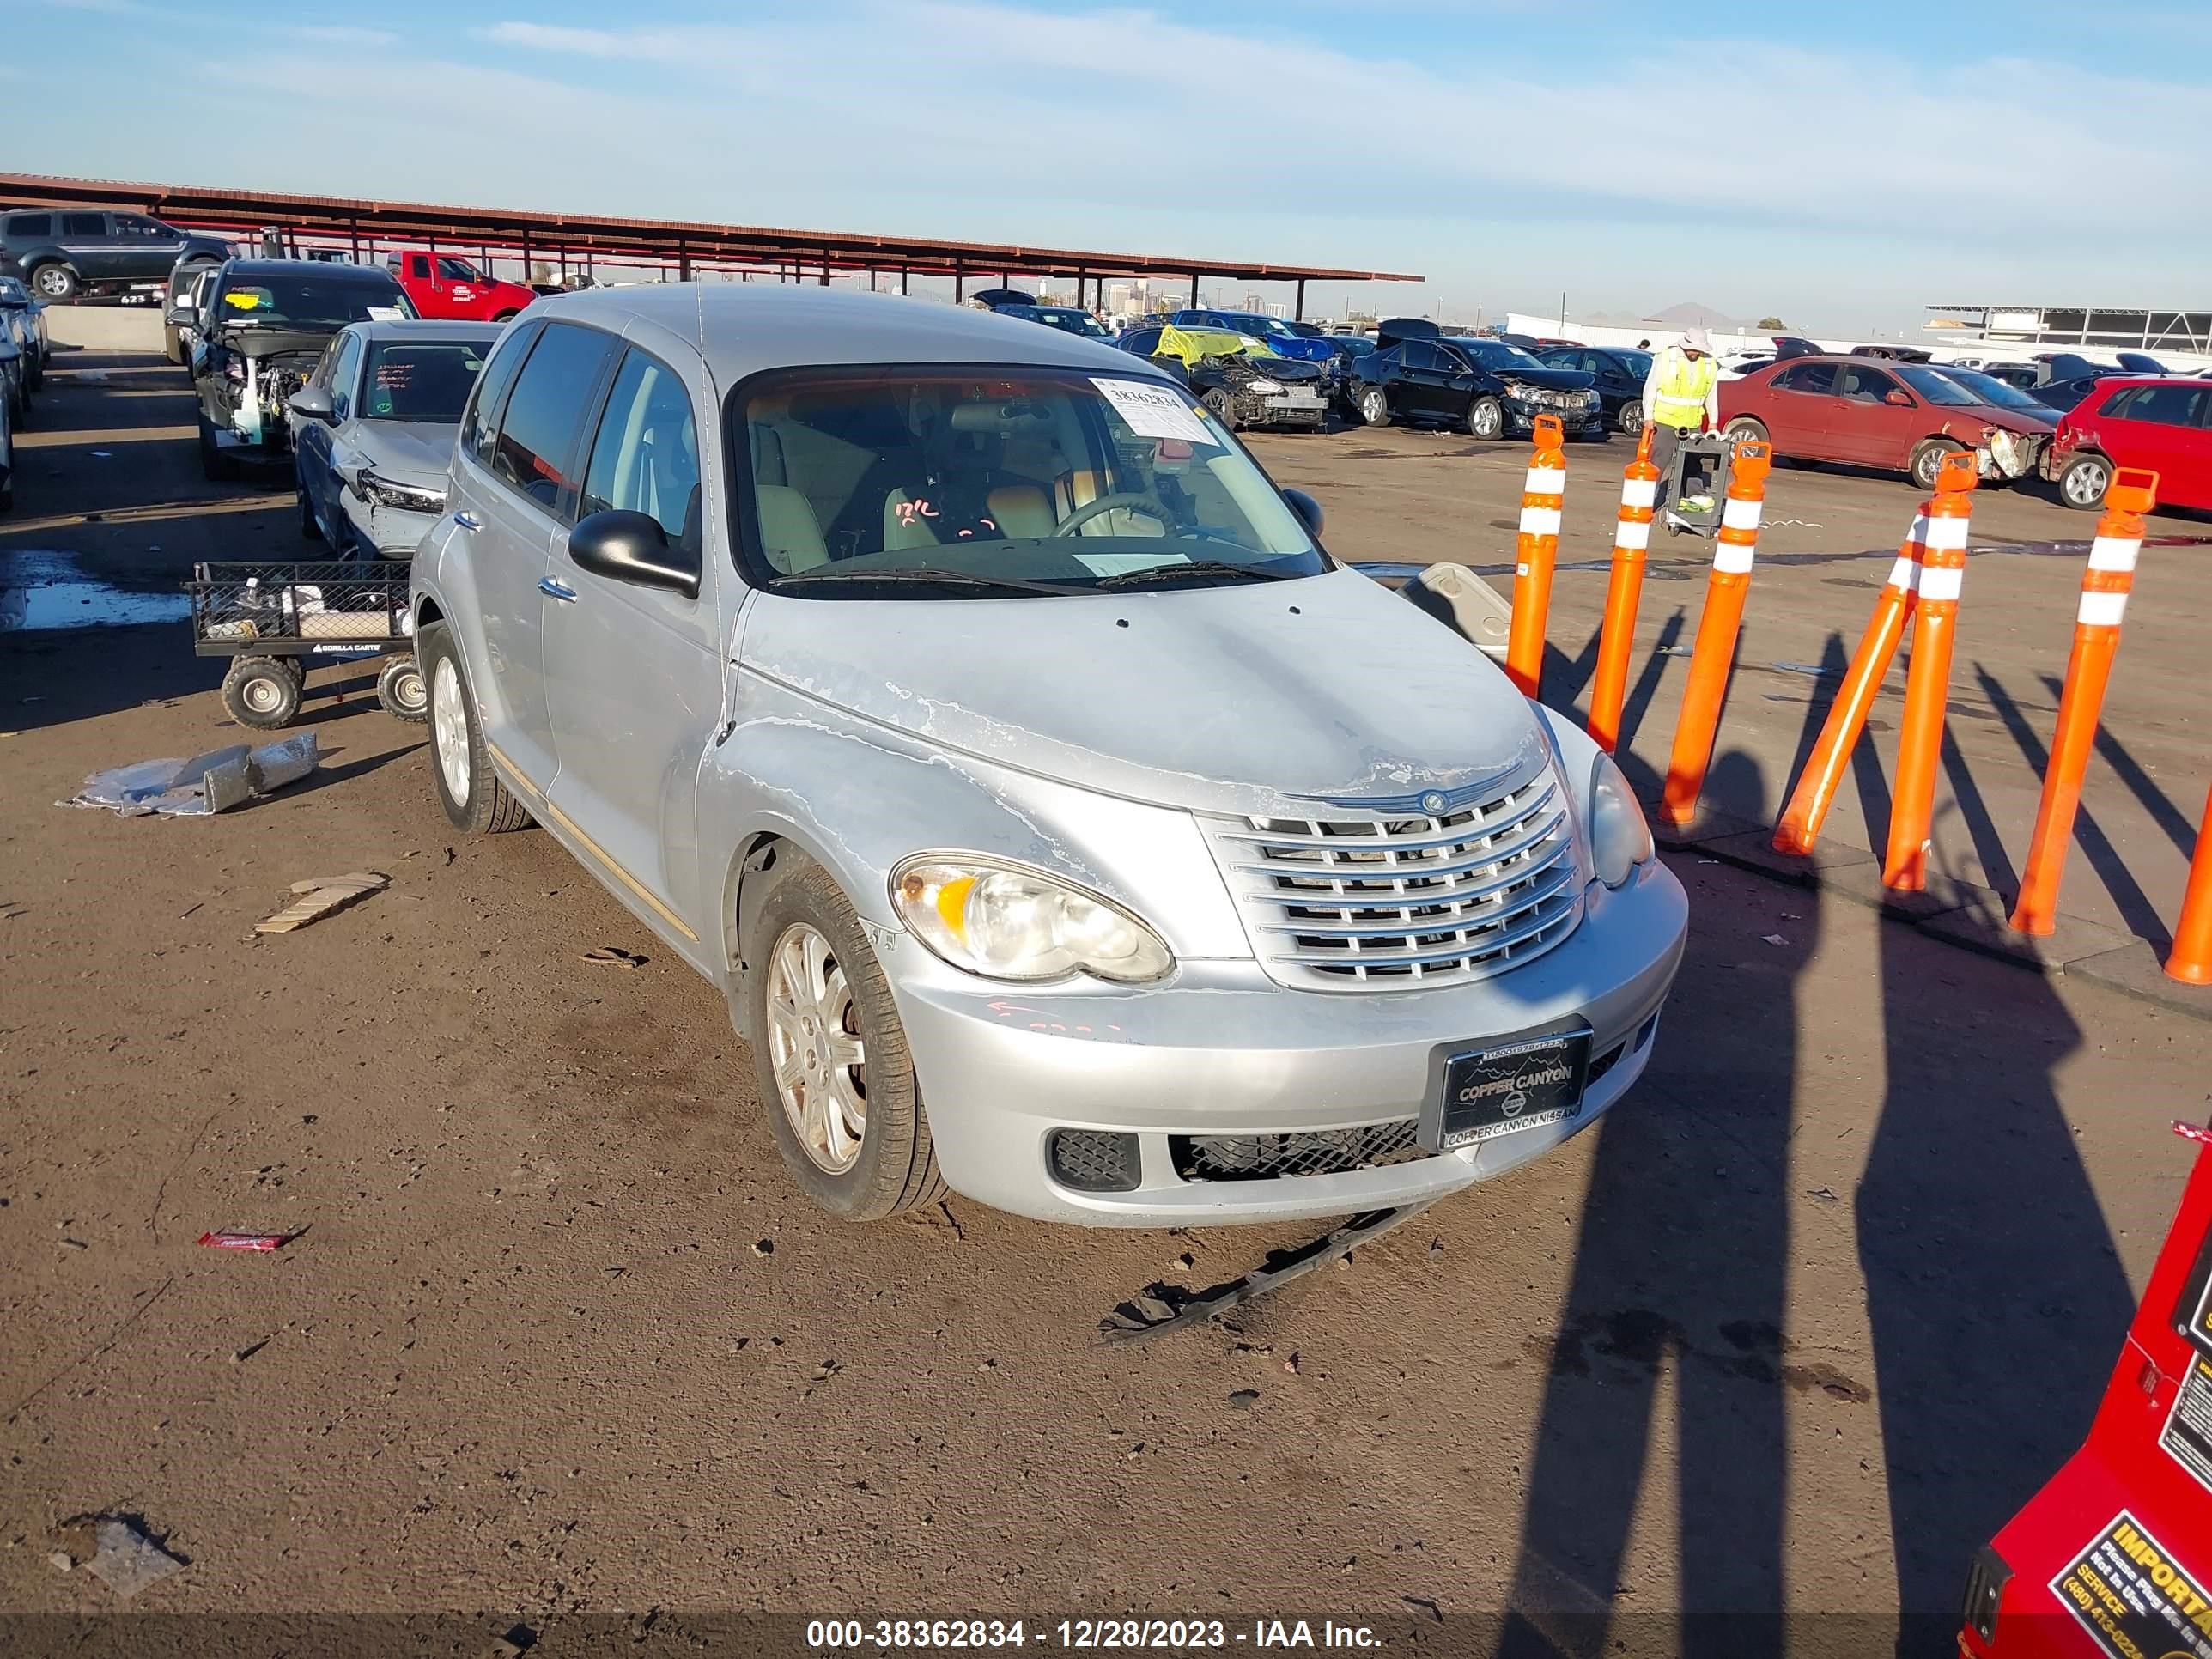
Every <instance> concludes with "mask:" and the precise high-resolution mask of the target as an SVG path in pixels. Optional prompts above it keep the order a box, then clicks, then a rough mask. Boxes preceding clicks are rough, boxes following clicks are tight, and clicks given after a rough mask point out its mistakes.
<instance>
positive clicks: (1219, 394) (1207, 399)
mask: <svg viewBox="0 0 2212 1659" xmlns="http://www.w3.org/2000/svg"><path fill="white" fill-rule="evenodd" d="M1199 402H1200V403H1202V404H1205V405H1206V407H1207V408H1208V409H1210V410H1212V411H1213V414H1214V418H1215V419H1217V420H1218V421H1219V422H1221V424H1222V425H1224V426H1225V427H1227V428H1229V429H1230V430H1231V432H1234V431H1236V430H1237V399H1236V398H1233V397H1231V395H1230V392H1229V388H1228V387H1227V386H1216V387H1214V388H1213V390H1212V391H1211V392H1207V393H1206V395H1205V396H1204V397H1203V398H1200V399H1199Z"/></svg>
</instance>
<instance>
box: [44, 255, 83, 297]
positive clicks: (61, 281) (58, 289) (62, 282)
mask: <svg viewBox="0 0 2212 1659" xmlns="http://www.w3.org/2000/svg"><path fill="white" fill-rule="evenodd" d="M31 286H32V287H33V289H36V290H37V291H38V295H39V297H40V299H41V300H74V299H75V298H76V296H77V291H78V290H79V289H82V287H83V286H84V284H83V283H81V282H79V281H78V280H77V274H76V272H75V271H73V270H70V268H69V267H68V266H67V265H64V264H45V265H40V267H39V268H38V269H37V270H34V271H33V272H32V273H31Z"/></svg>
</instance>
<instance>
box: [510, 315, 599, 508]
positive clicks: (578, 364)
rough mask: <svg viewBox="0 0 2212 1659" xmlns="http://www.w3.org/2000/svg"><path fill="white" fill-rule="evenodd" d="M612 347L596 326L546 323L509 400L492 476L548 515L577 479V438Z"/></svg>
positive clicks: (557, 505)
mask: <svg viewBox="0 0 2212 1659" xmlns="http://www.w3.org/2000/svg"><path fill="white" fill-rule="evenodd" d="M614 346H615V342H614V338H613V337H612V336H611V335H606V334H602V333H600V332H599V331H598V330H597V329H593V328H577V327H574V326H571V325H564V324H561V323H551V324H548V325H546V329H545V332H544V335H543V336H541V337H539V339H538V349H536V350H535V351H533V352H532V353H531V354H530V361H529V362H526V363H525V364H524V365H523V366H522V373H521V374H520V375H518V376H517V377H516V379H515V382H514V390H513V392H511V393H509V394H508V396H507V410H506V412H505V413H504V414H503V415H501V416H500V422H499V438H498V440H497V441H496V442H495V444H494V446H493V448H492V461H491V471H492V476H493V477H495V478H497V479H498V480H499V481H500V482H501V483H503V484H505V485H506V486H507V488H508V489H512V490H514V491H515V492H516V493H517V494H519V495H526V496H527V497H528V498H529V499H530V500H532V501H535V502H537V503H538V506H540V507H544V509H545V510H546V511H547V512H549V513H550V512H554V511H556V510H557V509H558V507H560V504H561V497H562V494H563V493H564V492H565V491H566V490H567V489H568V487H569V486H570V485H571V484H572V483H574V471H575V464H576V462H575V458H576V447H577V440H578V438H579V437H580V435H582V432H583V428H584V417H585V416H586V415H587V414H589V413H590V404H591V401H592V393H593V392H595V391H596V390H597V389H598V387H599V375H600V374H601V372H602V371H603V370H605V368H606V366H607V359H608V358H609V357H610V356H612V355H613V351H614Z"/></svg>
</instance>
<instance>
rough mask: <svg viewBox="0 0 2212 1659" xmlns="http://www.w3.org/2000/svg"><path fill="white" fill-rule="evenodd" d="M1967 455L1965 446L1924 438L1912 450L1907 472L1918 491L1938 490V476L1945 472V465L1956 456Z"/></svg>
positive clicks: (1906, 465) (1940, 439) (1906, 467)
mask: <svg viewBox="0 0 2212 1659" xmlns="http://www.w3.org/2000/svg"><path fill="white" fill-rule="evenodd" d="M1965 453H1966V446H1965V445H1964V444H1954V443H1950V442H1948V441H1945V440H1944V439H1942V438H1924V439H1923V440H1922V441H1920V442H1919V443H1917V444H1915V445H1914V446H1913V448H1912V456H1911V459H1910V460H1909V461H1908V462H1906V464H1905V471H1906V473H1907V474H1908V475H1909V476H1910V477H1911V479H1912V484H1913V488H1914V489H1935V488H1936V474H1937V473H1939V472H1941V471H1942V470H1943V463H1944V462H1945V461H1946V460H1948V459H1950V458H1951V457H1952V456H1954V455H1963V454H1965Z"/></svg>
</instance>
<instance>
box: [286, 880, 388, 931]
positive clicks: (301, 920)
mask: <svg viewBox="0 0 2212 1659" xmlns="http://www.w3.org/2000/svg"><path fill="white" fill-rule="evenodd" d="M391 882H392V878H391V877H389V876H386V875H380V874H379V873H378V872H375V871H374V870H356V871H355V872H353V873H352V874H351V875H349V876H318V877H316V878H314V879H313V881H295V882H294V883H293V884H292V890H293V892H294V893H295V894H297V895H298V897H296V898H295V899H294V900H293V901H292V902H291V903H289V904H288V905H286V906H285V907H284V908H283V909H281V910H279V911H278V912H277V913H276V915H273V916H270V917H269V918H267V919H266V920H265V921H257V922H255V923H254V924H253V931H254V932H255V933H290V932H292V931H293V929H295V928H297V927H306V926H307V924H308V923H309V922H313V921H321V920H322V919H323V918H324V917H325V916H327V915H333V914H335V913H336V912H337V911H340V910H343V909H344V908H346V906H348V905H349V904H355V903H358V902H360V901H361V900H362V899H365V898H367V897H368V896H369V895H370V894H371V893H376V892H381V891H382V890H384V889H385V888H386V887H387V886H389V885H390V884H391Z"/></svg>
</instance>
